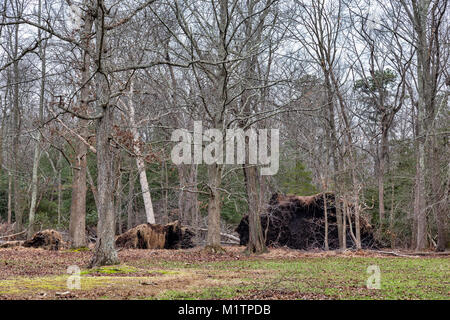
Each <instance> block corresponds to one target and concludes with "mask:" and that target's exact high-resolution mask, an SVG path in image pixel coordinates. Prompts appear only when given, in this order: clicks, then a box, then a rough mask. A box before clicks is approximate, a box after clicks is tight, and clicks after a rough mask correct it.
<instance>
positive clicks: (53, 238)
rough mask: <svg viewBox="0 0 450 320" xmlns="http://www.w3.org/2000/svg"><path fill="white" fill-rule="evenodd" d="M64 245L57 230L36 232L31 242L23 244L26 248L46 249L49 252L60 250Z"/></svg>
mask: <svg viewBox="0 0 450 320" xmlns="http://www.w3.org/2000/svg"><path fill="white" fill-rule="evenodd" d="M63 245H64V243H63V240H62V236H61V234H60V233H59V232H58V231H55V230H43V231H39V232H36V233H35V234H34V235H33V237H32V238H31V239H30V240H27V241H25V242H24V243H23V246H24V247H33V248H44V249H47V250H59V249H60V248H62V247H63Z"/></svg>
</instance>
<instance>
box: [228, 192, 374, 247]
mask: <svg viewBox="0 0 450 320" xmlns="http://www.w3.org/2000/svg"><path fill="white" fill-rule="evenodd" d="M325 198H326V199H327V201H326V205H327V206H326V208H327V222H328V247H329V249H338V248H339V237H338V228H337V222H336V207H335V196H334V194H333V193H326V197H325ZM324 203H325V202H324V197H323V194H322V193H320V194H317V195H313V196H295V195H280V194H274V195H273V196H272V198H271V199H270V201H269V206H268V210H267V212H266V213H264V214H262V215H261V216H260V218H261V225H262V229H263V233H264V237H265V241H266V245H268V246H287V247H289V248H293V249H303V250H308V249H316V248H325V211H324ZM352 220H353V221H352V224H351V225H348V224H347V232H346V235H347V244H350V245H351V246H352V247H356V245H355V241H354V239H353V238H352V237H351V234H352V232H350V228H354V217H353V216H352ZM360 225H361V245H362V247H363V248H369V247H376V241H375V238H374V237H373V233H372V226H371V225H370V224H369V223H368V222H367V221H366V220H365V219H364V218H363V217H360ZM248 229H249V228H248V216H245V217H244V218H242V220H241V222H240V224H239V226H238V227H237V228H236V232H237V233H239V237H240V244H241V245H246V244H247V242H248V238H249V236H248V234H249V232H248ZM353 230H354V229H353Z"/></svg>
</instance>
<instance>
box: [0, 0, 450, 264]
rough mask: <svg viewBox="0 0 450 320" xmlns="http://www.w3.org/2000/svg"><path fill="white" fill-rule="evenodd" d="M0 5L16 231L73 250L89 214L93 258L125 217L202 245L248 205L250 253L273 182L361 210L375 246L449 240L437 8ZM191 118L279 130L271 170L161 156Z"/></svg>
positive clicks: (236, 1) (206, 1) (449, 81)
mask: <svg viewBox="0 0 450 320" xmlns="http://www.w3.org/2000/svg"><path fill="white" fill-rule="evenodd" d="M0 14H1V17H0V39H1V40H0V44H1V48H0V73H1V77H0V118H1V129H0V131H1V136H0V139H1V140H0V148H1V149H0V155H1V159H0V162H1V171H0V220H1V221H3V222H5V223H8V224H12V223H14V228H15V232H16V233H19V232H22V231H25V230H26V234H27V235H28V237H30V236H31V235H32V234H33V233H34V232H35V231H37V230H39V229H45V228H55V229H59V230H69V237H70V239H71V244H72V246H74V247H80V246H85V245H86V228H87V229H89V228H92V227H97V224H98V228H97V234H98V239H97V245H96V249H95V254H94V257H93V260H92V264H93V265H96V264H109V263H114V262H115V261H116V260H117V255H116V254H115V250H114V235H116V234H120V233H122V232H123V231H125V230H127V229H129V228H131V227H133V226H136V225H137V224H139V223H145V222H150V223H155V222H156V223H160V224H164V223H167V222H169V221H174V220H177V219H178V220H180V221H181V222H182V224H183V225H188V226H191V227H193V228H197V230H199V232H200V231H201V230H200V229H205V230H207V231H205V232H206V234H207V235H206V243H207V244H208V245H211V246H215V245H220V234H219V233H220V232H221V231H222V232H225V233H228V232H230V230H232V229H233V228H234V227H235V226H236V225H237V224H238V223H239V221H240V219H241V218H242V217H243V216H244V215H246V214H249V215H250V227H251V230H252V231H253V233H252V234H254V237H252V236H251V237H250V243H249V249H250V250H251V251H253V252H258V251H261V250H264V245H263V244H262V242H263V241H261V236H262V234H261V226H260V224H259V219H258V216H259V214H260V213H263V212H265V206H266V205H267V203H268V201H269V199H270V196H271V195H272V194H273V193H275V192H278V193H292V194H297V195H312V194H316V193H319V192H325V191H330V192H334V193H335V194H336V195H337V196H338V197H339V198H340V199H341V200H342V201H339V202H337V203H336V207H337V216H338V223H339V221H340V223H341V224H342V223H344V222H345V221H346V220H345V217H346V216H350V215H351V216H354V217H355V219H356V220H355V221H359V217H361V216H363V217H365V218H366V219H367V220H368V221H370V223H371V224H372V225H373V226H374V228H375V230H376V236H377V238H378V240H379V241H380V242H381V243H382V244H383V245H385V246H391V247H402V248H412V249H417V250H424V249H427V248H432V249H437V250H445V248H446V246H447V245H448V244H447V243H448V242H447V241H448V227H447V224H448V220H449V182H450V166H449V159H450V154H449V153H450V149H449V133H450V132H449V123H450V121H449V120H450V109H449V105H448V97H449V88H450V74H449V71H450V70H449V52H450V51H449V43H450V42H449V9H448V2H447V1H445V0H433V1H431V0H400V1H397V0H378V1H376V0H336V1H327V0H314V1H300V0H278V1H277V0H168V1H166V0H151V1H143V0H140V1H128V0H118V1H109V0H95V1H94V0H83V1H81V0H80V1H71V0H66V1H62V0H59V1H57V0H2V1H1V4H0ZM194 121H203V126H204V128H218V129H220V130H225V129H226V128H243V129H248V128H277V129H279V130H280V169H279V172H278V173H277V174H276V175H274V176H261V175H260V174H259V170H257V168H256V167H255V166H251V165H206V164H200V165H196V164H192V165H178V166H176V165H174V164H173V163H172V162H171V160H170V152H171V149H172V147H173V145H174V143H173V142H171V141H170V138H171V133H172V131H173V130H175V129H178V128H186V129H188V130H192V129H193V122H194ZM349 203H351V204H352V205H351V206H350V205H348V204H349ZM255 217H256V218H255ZM252 218H253V219H252ZM354 228H355V234H356V236H358V228H359V225H358V224H357V225H355V226H354ZM341 229H342V227H341ZM341 229H340V230H341ZM341 233H342V230H341ZM341 237H342V235H341ZM99 239H101V240H102V241H100V240H99ZM324 247H325V244H324Z"/></svg>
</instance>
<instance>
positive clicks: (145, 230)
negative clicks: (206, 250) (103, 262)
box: [116, 221, 195, 249]
mask: <svg viewBox="0 0 450 320" xmlns="http://www.w3.org/2000/svg"><path fill="white" fill-rule="evenodd" d="M194 236H195V233H194V232H193V231H192V230H190V229H189V228H187V227H183V226H182V225H181V224H180V222H179V221H175V222H172V223H169V224H166V225H159V224H150V223H147V224H140V225H138V226H136V227H134V228H132V229H130V230H128V231H127V232H125V233H123V234H121V235H120V236H118V237H117V239H116V246H117V247H121V248H134V249H187V248H192V247H194V243H193V237H194Z"/></svg>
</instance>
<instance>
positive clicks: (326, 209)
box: [323, 191, 329, 250]
mask: <svg viewBox="0 0 450 320" xmlns="http://www.w3.org/2000/svg"><path fill="white" fill-rule="evenodd" d="M323 215H324V219H325V235H324V238H325V239H324V245H325V250H329V246H328V205H327V195H326V192H325V191H324V192H323Z"/></svg>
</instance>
